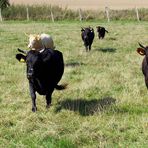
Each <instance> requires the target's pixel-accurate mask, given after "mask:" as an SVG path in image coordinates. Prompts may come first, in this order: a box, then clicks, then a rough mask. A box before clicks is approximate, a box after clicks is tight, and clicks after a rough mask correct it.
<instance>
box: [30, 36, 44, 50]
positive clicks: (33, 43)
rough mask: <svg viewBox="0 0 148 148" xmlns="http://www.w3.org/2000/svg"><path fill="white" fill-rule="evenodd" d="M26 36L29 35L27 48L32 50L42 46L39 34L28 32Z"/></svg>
mask: <svg viewBox="0 0 148 148" xmlns="http://www.w3.org/2000/svg"><path fill="white" fill-rule="evenodd" d="M28 37H29V44H28V48H30V49H32V50H40V49H41V48H43V45H42V41H41V37H40V35H37V34H30V35H29V36H28Z"/></svg>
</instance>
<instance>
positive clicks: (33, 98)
mask: <svg viewBox="0 0 148 148" xmlns="http://www.w3.org/2000/svg"><path fill="white" fill-rule="evenodd" d="M29 86H30V95H31V99H32V111H33V112H36V111H37V107H36V94H35V91H34V89H33V86H32V84H30V85H29Z"/></svg>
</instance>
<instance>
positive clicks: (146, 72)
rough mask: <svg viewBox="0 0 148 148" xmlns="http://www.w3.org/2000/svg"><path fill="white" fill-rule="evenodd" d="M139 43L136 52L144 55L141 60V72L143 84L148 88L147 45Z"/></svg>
mask: <svg viewBox="0 0 148 148" xmlns="http://www.w3.org/2000/svg"><path fill="white" fill-rule="evenodd" d="M139 45H140V48H137V52H138V53H139V54H140V55H142V56H144V59H143V62H142V72H143V75H144V78H145V84H146V87H147V88H148V46H147V47H144V46H143V45H141V44H140V43H139Z"/></svg>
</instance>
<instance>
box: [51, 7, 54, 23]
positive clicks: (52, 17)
mask: <svg viewBox="0 0 148 148" xmlns="http://www.w3.org/2000/svg"><path fill="white" fill-rule="evenodd" d="M50 15H51V20H52V22H53V23H54V16H53V13H52V7H50Z"/></svg>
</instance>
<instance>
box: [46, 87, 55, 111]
mask: <svg viewBox="0 0 148 148" xmlns="http://www.w3.org/2000/svg"><path fill="white" fill-rule="evenodd" d="M53 91H54V88H53V89H50V91H49V92H48V93H47V95H46V108H49V107H50V106H51V99H52V98H51V95H52V93H53Z"/></svg>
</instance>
